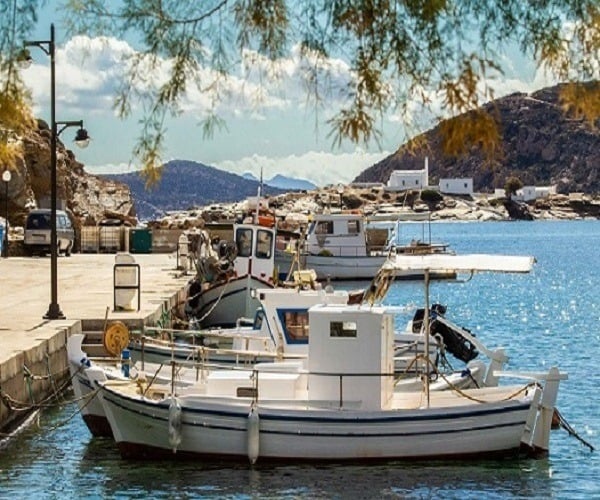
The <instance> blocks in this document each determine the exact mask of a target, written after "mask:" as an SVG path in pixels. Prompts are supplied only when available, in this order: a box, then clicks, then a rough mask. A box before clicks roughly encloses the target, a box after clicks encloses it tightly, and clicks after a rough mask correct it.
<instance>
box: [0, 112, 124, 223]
mask: <svg viewBox="0 0 600 500" xmlns="http://www.w3.org/2000/svg"><path fill="white" fill-rule="evenodd" d="M65 135H66V133H65ZM50 139H51V131H50V127H49V126H48V124H47V123H46V122H44V121H43V120H38V123H37V128H36V129H35V130H32V131H31V132H30V133H28V134H27V135H26V136H24V137H22V138H21V140H22V141H23V154H22V156H20V157H18V158H17V161H16V165H15V169H14V170H12V171H11V174H12V177H11V181H10V182H9V184H8V213H9V222H10V224H11V226H22V225H23V223H24V222H25V219H26V217H27V214H28V213H29V211H30V210H31V209H32V208H38V207H48V208H49V207H50ZM57 146H58V147H57V193H58V199H59V200H60V201H59V208H61V207H64V208H65V209H66V210H67V212H68V213H69V214H70V216H71V219H72V220H73V222H74V224H75V227H76V228H78V227H79V226H81V225H83V224H92V225H93V224H96V223H97V222H99V221H100V220H102V219H104V218H108V217H117V218H121V219H125V220H130V221H131V222H135V210H134V207H133V199H132V198H131V194H130V192H129V189H128V187H127V186H126V185H124V184H121V183H119V182H116V181H114V180H110V179H104V178H102V177H99V176H96V175H92V174H89V173H87V172H85V170H84V167H83V165H82V164H81V163H79V162H78V161H77V160H76V158H75V155H74V153H73V151H71V150H69V149H67V148H66V147H65V145H64V144H63V143H62V142H61V141H60V140H59V141H58V144H57ZM2 195H4V190H3V192H2ZM2 198H4V196H2ZM2 207H4V199H2ZM2 215H4V212H3V213H2Z"/></svg>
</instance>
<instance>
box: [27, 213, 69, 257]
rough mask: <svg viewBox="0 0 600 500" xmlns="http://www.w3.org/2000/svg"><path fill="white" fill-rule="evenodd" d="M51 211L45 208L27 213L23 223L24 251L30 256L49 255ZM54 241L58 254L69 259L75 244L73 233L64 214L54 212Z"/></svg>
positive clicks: (67, 217)
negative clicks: (62, 254)
mask: <svg viewBox="0 0 600 500" xmlns="http://www.w3.org/2000/svg"><path fill="white" fill-rule="evenodd" d="M50 217H51V210H50V209H46V208H41V209H36V210H32V211H31V212H29V215H28V216H27V221H26V222H25V240H24V244H25V250H26V251H27V253H29V254H30V255H36V254H39V255H44V254H47V253H50V233H51V227H50V226H51V224H50V221H51V218H50ZM56 240H57V247H58V254H59V255H60V254H61V253H64V254H65V256H67V257H69V256H70V255H71V251H72V250H73V245H74V243H75V231H74V230H73V225H72V224H71V220H70V219H69V216H68V215H67V214H66V212H63V211H62V210H57V211H56Z"/></svg>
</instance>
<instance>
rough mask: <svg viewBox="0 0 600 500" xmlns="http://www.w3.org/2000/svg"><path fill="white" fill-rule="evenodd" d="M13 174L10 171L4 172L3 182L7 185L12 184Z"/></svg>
mask: <svg viewBox="0 0 600 500" xmlns="http://www.w3.org/2000/svg"><path fill="white" fill-rule="evenodd" d="M11 177H12V176H11V173H10V170H5V171H4V172H2V180H3V181H4V182H6V183H9V182H10V178H11Z"/></svg>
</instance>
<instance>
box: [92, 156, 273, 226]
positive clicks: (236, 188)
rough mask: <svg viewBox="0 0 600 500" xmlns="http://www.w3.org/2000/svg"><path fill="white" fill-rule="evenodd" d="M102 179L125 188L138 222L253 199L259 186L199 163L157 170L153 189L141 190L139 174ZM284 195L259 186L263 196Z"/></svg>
mask: <svg viewBox="0 0 600 500" xmlns="http://www.w3.org/2000/svg"><path fill="white" fill-rule="evenodd" d="M103 177H108V178H110V179H113V180H116V181H118V182H121V183H123V184H126V185H127V186H129V189H130V190H131V194H132V197H133V199H134V200H135V207H136V212H137V215H138V218H139V219H140V220H150V219H155V218H158V217H160V216H162V215H163V214H164V213H165V212H166V211H169V210H186V209H189V208H192V207H198V206H204V205H210V204H211V203H220V202H224V203H229V202H234V201H242V200H244V199H246V198H248V197H249V196H256V194H257V192H258V185H259V182H258V181H256V180H250V179H245V178H244V177H242V176H240V175H236V174H231V173H229V172H224V171H223V170H219V169H216V168H214V167H209V166H207V165H204V164H202V163H197V162H194V161H186V160H172V161H170V162H168V163H165V164H164V165H163V166H162V167H161V179H160V181H159V182H158V184H157V185H156V186H153V187H152V188H150V189H146V188H145V180H144V178H143V177H142V176H141V175H140V173H139V172H132V173H127V174H111V175H106V176H103ZM283 192H285V191H284V190H281V189H277V188H274V187H271V186H268V185H267V186H263V194H264V195H277V194H280V193H283Z"/></svg>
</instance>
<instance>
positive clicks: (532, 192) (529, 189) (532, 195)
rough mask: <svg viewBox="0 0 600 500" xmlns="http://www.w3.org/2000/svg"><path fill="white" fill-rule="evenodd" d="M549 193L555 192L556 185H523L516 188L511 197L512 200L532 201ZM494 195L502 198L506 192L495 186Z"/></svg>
mask: <svg viewBox="0 0 600 500" xmlns="http://www.w3.org/2000/svg"><path fill="white" fill-rule="evenodd" d="M550 194H556V186H523V187H522V188H521V189H517V193H516V194H514V195H512V197H511V198H512V199H513V200H514V201H532V200H537V199H538V198H544V197H545V196H548V195H550ZM494 196H495V197H497V198H502V197H504V196H506V193H505V191H504V189H498V188H496V189H495V190H494Z"/></svg>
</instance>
